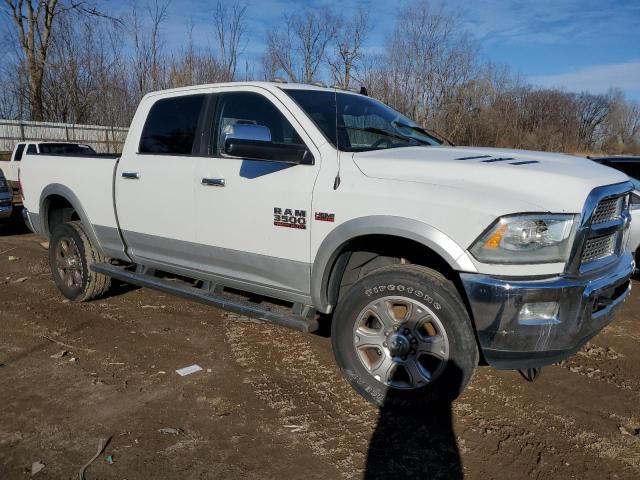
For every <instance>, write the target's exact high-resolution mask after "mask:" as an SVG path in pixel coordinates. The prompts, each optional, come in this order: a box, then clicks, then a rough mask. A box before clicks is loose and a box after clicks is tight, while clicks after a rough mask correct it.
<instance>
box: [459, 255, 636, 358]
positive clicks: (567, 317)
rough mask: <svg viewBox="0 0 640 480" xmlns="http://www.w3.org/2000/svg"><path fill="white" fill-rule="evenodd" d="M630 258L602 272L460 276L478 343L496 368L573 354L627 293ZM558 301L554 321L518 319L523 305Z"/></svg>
mask: <svg viewBox="0 0 640 480" xmlns="http://www.w3.org/2000/svg"><path fill="white" fill-rule="evenodd" d="M633 270H634V261H633V256H632V255H631V253H629V252H626V253H625V254H623V255H622V256H621V257H620V258H619V259H618V261H616V263H615V264H613V265H611V266H610V267H609V268H608V269H607V270H605V272H604V273H602V272H599V273H597V274H596V273H594V274H593V275H590V276H584V277H580V278H569V277H554V278H546V279H541V280H536V279H525V280H519V279H510V278H497V277H489V276H485V275H479V274H472V273H462V274H460V277H461V280H462V283H463V285H464V289H465V291H466V293H467V298H468V300H469V304H470V306H471V313H472V316H473V320H474V323H475V327H476V331H477V334H478V340H479V343H480V347H481V349H482V352H483V354H484V357H485V359H486V361H487V363H489V364H490V365H492V366H494V367H496V368H500V369H515V368H528V367H539V366H542V365H546V364H550V363H554V362H557V361H560V360H563V359H565V358H567V357H569V356H571V355H573V354H574V353H575V352H576V351H577V350H579V349H580V348H581V347H582V346H583V345H584V344H585V343H586V342H587V341H588V340H589V339H590V338H592V337H593V336H594V335H596V334H597V333H598V332H599V331H600V330H602V329H603V328H604V327H605V326H607V325H608V324H609V323H610V322H611V321H612V320H613V316H614V314H615V312H616V310H618V308H619V307H620V306H621V305H622V303H623V302H624V300H625V299H626V298H627V296H628V295H629V292H630V291H631V281H630V278H631V275H632V273H633ZM534 302H558V304H559V310H558V315H557V318H556V319H555V320H554V321H548V322H545V321H541V322H537V323H535V324H531V323H530V322H527V323H524V324H523V323H521V322H520V321H519V315H520V309H521V308H522V306H523V305H524V304H525V303H534Z"/></svg>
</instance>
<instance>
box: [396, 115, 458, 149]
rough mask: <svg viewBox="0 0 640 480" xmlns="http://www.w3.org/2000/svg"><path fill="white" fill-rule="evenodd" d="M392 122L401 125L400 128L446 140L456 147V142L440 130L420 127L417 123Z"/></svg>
mask: <svg viewBox="0 0 640 480" xmlns="http://www.w3.org/2000/svg"><path fill="white" fill-rule="evenodd" d="M392 123H393V124H394V125H396V126H398V127H400V128H409V129H411V130H413V131H414V132H418V133H422V134H423V135H427V136H429V137H433V138H435V139H436V140H444V141H445V142H447V143H448V144H449V145H451V146H452V147H455V144H454V143H453V142H452V141H451V140H449V139H448V138H447V137H445V136H444V135H441V134H439V133H438V132H435V131H433V130H429V129H428V128H424V127H418V126H417V125H407V124H406V123H402V122H396V121H395V120H394V121H393V122H392Z"/></svg>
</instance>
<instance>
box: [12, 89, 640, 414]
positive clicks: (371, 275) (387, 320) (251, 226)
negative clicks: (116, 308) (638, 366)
mask: <svg viewBox="0 0 640 480" xmlns="http://www.w3.org/2000/svg"><path fill="white" fill-rule="evenodd" d="M22 185H23V194H24V205H25V206H26V208H27V210H28V219H29V221H30V223H31V225H32V227H33V228H34V229H35V231H37V232H39V233H41V234H42V235H44V236H46V237H49V239H50V247H49V261H50V265H51V270H52V273H53V278H54V280H55V282H56V284H57V285H58V287H59V289H60V290H61V291H62V293H63V294H64V295H65V296H66V297H67V298H69V299H71V300H75V301H83V300H91V299H93V298H97V297H99V296H100V295H102V294H104V293H105V292H106V291H107V289H108V288H109V284H110V279H111V278H115V279H119V280H121V281H125V282H129V283H131V284H136V285H141V286H146V287H151V288H155V289H159V290H162V291H165V292H171V293H175V294H177V295H182V296H184V297H187V298H190V299H193V300H197V301H201V302H205V303H208V304H211V305H215V306H219V307H222V308H225V309H229V310H233V311H236V312H241V313H243V314H247V315H253V316H256V317H258V318H261V319H263V320H266V321H270V322H273V323H276V324H280V325H285V326H289V327H293V328H297V329H300V330H302V331H313V330H316V329H318V328H319V326H322V325H323V324H326V325H329V324H331V336H332V342H333V349H334V352H335V357H336V361H337V364H338V365H339V367H340V369H341V370H342V372H343V373H344V375H345V377H346V379H347V380H348V381H349V382H350V383H351V384H352V385H353V387H354V388H355V389H356V390H357V391H358V392H359V393H361V394H362V395H363V396H364V397H366V398H367V399H368V400H370V401H372V402H374V403H377V404H379V405H390V406H411V405H421V404H424V403H425V402H428V401H432V400H433V401H435V400H443V399H452V398H454V397H455V396H457V395H458V394H459V393H460V392H461V391H462V389H463V388H464V386H465V385H466V384H467V383H468V381H469V379H470V378H471V375H472V373H473V371H474V369H475V368H476V366H477V365H479V364H487V363H488V364H489V365H492V366H494V367H497V368H500V369H523V368H535V367H540V366H542V365H545V364H549V363H552V362H556V361H559V360H562V359H564V358H567V357H568V356H570V355H572V354H573V353H575V352H576V351H577V350H578V349H579V348H580V347H581V346H582V345H583V344H584V343H585V342H586V341H587V340H589V339H590V338H591V337H593V336H594V335H596V334H597V333H598V332H599V331H600V330H601V329H602V328H603V327H605V326H606V325H607V324H608V323H609V322H610V321H611V320H612V318H613V314H614V312H615V311H616V310H617V309H618V307H620V305H621V304H622V302H623V301H624V300H625V298H626V297H627V295H628V293H629V291H630V288H631V284H630V280H629V278H630V275H631V273H632V271H633V267H634V265H633V259H632V256H631V254H630V253H629V252H628V251H626V250H625V247H624V245H625V237H626V235H627V231H628V229H627V227H628V224H629V219H630V217H629V197H630V195H629V192H630V191H631V190H632V186H631V184H630V183H629V182H628V179H627V177H626V176H625V175H624V174H622V173H620V172H617V171H615V170H612V169H610V168H607V167H603V166H601V165H597V164H595V163H594V162H590V161H587V160H585V159H582V158H577V157H571V156H568V155H560V154H551V153H540V152H531V151H518V150H503V149H495V148H470V147H455V146H452V145H445V144H444V143H443V142H442V141H441V140H439V139H438V138H436V137H434V136H433V135H431V134H430V133H429V132H428V131H427V130H425V129H423V128H421V127H419V126H418V125H416V124H415V122H413V121H412V120H410V119H409V118H407V117H405V116H403V115H401V114H400V113H398V112H396V111H394V110H393V109H391V108H389V107H388V106H386V105H384V104H382V103H381V102H379V101H376V100H374V99H372V98H369V97H367V96H364V95H360V94H356V93H351V92H348V91H341V90H336V89H326V88H320V87H314V86H309V85H294V84H278V83H229V84H216V85H205V86H197V87H189V88H180V89H175V90H168V91H162V92H155V93H151V94H149V95H147V96H145V97H144V99H143V100H142V102H141V104H140V106H139V108H138V110H137V113H136V114H135V117H134V119H133V122H132V125H131V129H130V130H129V135H128V137H127V140H126V143H125V145H124V150H123V153H122V155H121V156H120V157H115V156H114V157H111V158H107V157H96V158H95V159H92V161H90V162H89V161H87V159H86V158H83V157H76V156H71V155H70V156H58V157H55V158H50V157H48V156H47V155H43V154H39V155H31V154H29V153H27V155H26V156H25V158H24V159H23V165H22ZM256 296H259V298H261V299H263V300H262V301H261V302H258V301H256ZM290 347H291V348H292V349H295V348H296V346H295V345H290ZM300 368H305V366H304V364H303V363H301V364H300Z"/></svg>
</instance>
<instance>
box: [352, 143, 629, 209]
mask: <svg viewBox="0 0 640 480" xmlns="http://www.w3.org/2000/svg"><path fill="white" fill-rule="evenodd" d="M353 160H354V162H355V164H356V165H357V167H358V168H359V169H360V171H361V172H362V173H363V174H364V175H366V176H368V177H372V178H379V179H388V180H399V181H406V182H419V183H426V184H431V185H434V186H441V187H442V186H447V187H451V188H454V189H464V190H466V191H467V192H469V191H476V194H477V195H480V197H478V198H483V197H485V198H486V197H487V196H489V197H492V198H493V200H494V201H505V202H509V201H514V203H515V201H516V200H517V203H519V204H522V203H526V204H528V205H529V206H530V208H532V209H534V210H538V211H549V212H558V213H559V212H568V213H580V212H581V211H582V207H583V206H584V202H585V200H586V197H587V195H588V194H589V192H591V190H593V189H594V188H596V187H598V186H601V185H610V184H614V183H621V182H625V181H628V177H627V176H626V175H625V174H623V173H621V172H618V171H617V170H614V169H612V168H609V167H605V166H603V165H600V164H597V163H596V162H592V161H591V160H588V159H585V158H582V157H575V156H571V155H565V154H559V153H548V152H534V151H527V150H510V149H502V148H480V147H444V146H433V147H407V148H394V149H388V150H376V151H371V152H360V153H355V154H354V156H353Z"/></svg>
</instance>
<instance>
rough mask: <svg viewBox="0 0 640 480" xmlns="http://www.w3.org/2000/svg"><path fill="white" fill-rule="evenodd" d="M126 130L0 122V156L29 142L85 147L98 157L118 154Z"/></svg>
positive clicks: (91, 126)
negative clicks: (21, 143) (67, 142)
mask: <svg viewBox="0 0 640 480" xmlns="http://www.w3.org/2000/svg"><path fill="white" fill-rule="evenodd" d="M126 136H127V129H126V128H121V127H103V126H98V125H73V124H68V123H50V122H23V121H19V120H1V119H0V152H2V151H4V152H9V151H11V150H13V147H14V146H15V144H16V143H18V142H24V141H28V140H39V141H58V142H60V141H62V142H66V141H69V142H76V143H86V144H88V145H91V146H92V147H93V148H94V150H95V151H96V152H98V153H120V152H121V151H122V145H123V144H124V140H125V138H126Z"/></svg>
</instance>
